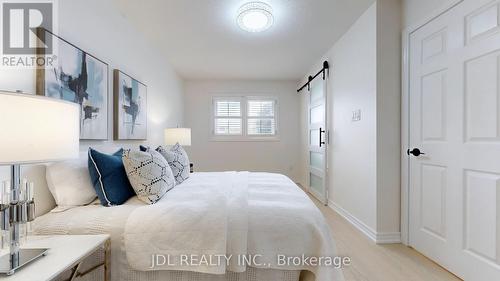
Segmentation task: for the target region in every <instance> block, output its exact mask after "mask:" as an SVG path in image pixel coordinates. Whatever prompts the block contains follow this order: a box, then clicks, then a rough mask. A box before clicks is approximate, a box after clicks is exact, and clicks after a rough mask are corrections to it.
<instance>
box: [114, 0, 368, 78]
mask: <svg viewBox="0 0 500 281" xmlns="http://www.w3.org/2000/svg"><path fill="white" fill-rule="evenodd" d="M249 1H250V0H147V1H137V0H115V1H114V3H115V4H116V6H117V7H118V9H119V10H120V12H121V13H122V14H123V15H124V16H125V17H126V18H128V19H129V20H130V21H131V22H132V23H133V24H134V25H136V27H137V28H138V29H139V30H140V31H142V32H143V33H144V34H145V36H146V38H147V39H149V40H150V41H151V42H152V43H153V44H154V45H155V46H156V47H158V48H159V49H160V50H161V51H163V52H164V53H165V55H166V57H167V59H168V60H169V62H171V64H172V65H173V67H174V69H175V70H176V71H177V72H178V73H179V75H180V76H181V77H182V78H184V79H188V80H194V79H266V80H292V79H293V80H296V79H300V78H301V77H303V76H304V75H305V74H306V72H307V71H308V70H309V68H310V67H311V65H312V64H313V63H315V62H316V61H317V60H318V59H320V57H321V56H322V55H323V54H324V53H325V52H326V51H327V50H328V49H329V48H330V47H331V46H332V45H333V44H334V43H335V42H336V41H337V40H338V39H339V38H340V37H341V36H342V34H344V33H345V32H346V31H347V29H348V28H349V27H350V26H351V24H352V23H354V22H355V21H356V19H357V18H358V17H359V16H360V15H361V14H362V13H363V12H364V11H365V10H366V9H368V7H369V6H370V5H371V4H372V3H373V2H374V1H375V0H265V2H267V3H269V4H270V5H271V6H272V7H273V9H274V18H275V23H274V25H273V26H272V27H271V29H269V30H267V31H265V32H263V33H257V34H255V33H249V32H245V31H243V30H241V29H240V28H239V27H238V25H237V24H236V14H237V10H238V8H239V7H240V6H241V5H242V4H244V3H246V2H249Z"/></svg>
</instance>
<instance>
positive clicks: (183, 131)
mask: <svg viewBox="0 0 500 281" xmlns="http://www.w3.org/2000/svg"><path fill="white" fill-rule="evenodd" d="M176 143H179V144H180V145H184V146H190V145H191V129H189V128H171V129H165V144H166V145H175V144H176Z"/></svg>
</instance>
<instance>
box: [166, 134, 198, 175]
mask: <svg viewBox="0 0 500 281" xmlns="http://www.w3.org/2000/svg"><path fill="white" fill-rule="evenodd" d="M176 143H178V144H180V145H182V146H191V129H190V128H168V129H165V144H166V145H175V144H176ZM193 167H194V165H193V163H189V169H190V172H191V173H192V172H193Z"/></svg>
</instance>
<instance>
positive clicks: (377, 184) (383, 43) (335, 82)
mask: <svg viewBox="0 0 500 281" xmlns="http://www.w3.org/2000/svg"><path fill="white" fill-rule="evenodd" d="M400 11H401V6H400V1H399V0H378V1H377V3H375V4H373V5H372V6H371V7H370V8H369V9H368V10H367V11H366V12H365V13H364V14H363V15H362V16H361V17H360V18H359V19H358V20H357V21H356V22H355V23H354V25H353V26H352V27H351V28H350V29H349V30H348V31H347V32H346V34H344V36H343V37H342V38H341V39H340V40H339V41H337V42H336V43H335V45H334V46H333V47H332V48H331V49H330V50H329V51H328V52H327V53H326V54H325V55H324V56H323V57H322V58H321V59H320V60H319V61H318V62H317V63H316V64H315V65H314V66H313V67H312V68H311V70H310V71H309V73H314V72H316V71H317V70H318V69H320V68H321V62H322V61H323V60H325V59H326V60H328V61H329V62H330V65H332V69H331V71H330V73H331V74H330V78H329V81H328V95H329V104H328V106H329V110H330V115H331V116H330V118H329V129H330V134H331V136H332V139H331V141H330V147H329V182H328V185H329V198H330V202H329V203H330V206H331V207H332V208H334V209H335V210H337V211H339V212H340V213H341V214H343V215H344V216H346V217H348V218H349V219H350V220H351V221H352V222H354V223H355V224H356V225H357V226H358V227H359V228H361V229H362V230H363V231H365V233H367V234H368V235H369V236H370V237H372V238H373V239H376V240H378V241H381V242H382V240H384V239H385V240H396V241H397V239H398V233H399V225H400V184H399V183H400V164H399V163H400V92H401V91H400V89H401V88H400V75H401V74H400V73H401V72H400V71H401V69H400V65H401V59H400V58H401V45H400V38H401V35H400V34H401V33H400V31H401V24H400V23H401V19H400V15H401V13H400ZM307 75H308V74H306V75H305V76H304V79H305V77H307ZM301 106H302V109H301V112H302V117H301V118H303V119H304V120H307V117H306V114H307V110H306V109H305V108H306V107H307V100H306V97H305V96H303V97H302V102H301ZM358 109H359V110H361V120H360V121H357V122H353V121H352V120H351V117H352V112H353V111H355V110H358ZM302 134H303V135H307V129H306V128H305V126H304V121H302ZM301 146H302V151H306V149H307V140H306V139H304V138H302V139H301ZM301 159H302V162H303V163H304V164H305V165H307V161H308V155H307V154H304V153H302V154H301ZM304 171H307V166H305V167H304V166H303V167H302V173H301V180H302V184H304V185H305V186H307V173H304Z"/></svg>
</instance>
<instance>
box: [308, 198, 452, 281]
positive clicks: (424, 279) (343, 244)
mask: <svg viewBox="0 0 500 281" xmlns="http://www.w3.org/2000/svg"><path fill="white" fill-rule="evenodd" d="M313 201H314V202H315V203H316V205H317V206H318V208H319V209H320V210H321V212H322V213H323V214H324V216H325V217H326V220H327V222H328V224H329V226H330V229H331V231H332V234H333V237H334V239H335V242H336V244H337V250H338V253H339V255H341V256H349V257H350V258H351V260H352V264H351V266H349V267H346V268H344V275H345V279H346V281H459V280H460V279H459V278H457V277H456V276H454V275H453V274H451V273H449V272H448V271H446V270H445V269H443V268H442V267H440V266H439V265H437V264H436V263H434V262H432V261H431V260H429V259H427V258H426V257H424V256H423V255H421V254H420V253H418V252H417V251H415V250H413V249H412V248H409V247H406V246H404V245H402V244H390V245H376V244H375V243H374V242H372V241H371V240H370V239H368V238H367V237H366V236H365V235H364V234H362V233H361V232H360V231H358V230H357V229H356V228H354V226H352V225H351V224H350V223H349V222H348V221H346V220H345V219H343V218H342V217H341V216H340V215H338V214H337V213H336V212H334V211H333V210H332V209H330V208H329V207H325V206H323V205H321V204H320V203H319V202H318V201H317V200H315V199H313Z"/></svg>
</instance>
